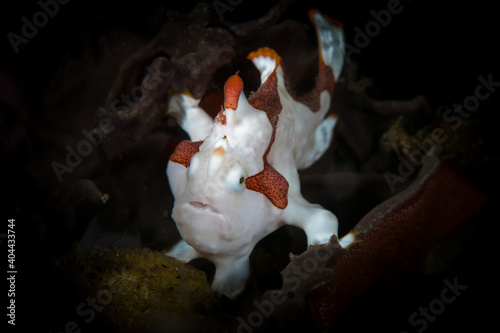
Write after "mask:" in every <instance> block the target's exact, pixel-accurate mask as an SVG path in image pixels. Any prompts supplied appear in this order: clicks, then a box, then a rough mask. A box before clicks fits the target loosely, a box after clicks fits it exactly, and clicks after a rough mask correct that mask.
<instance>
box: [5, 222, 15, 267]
mask: <svg viewBox="0 0 500 333" xmlns="http://www.w3.org/2000/svg"><path fill="white" fill-rule="evenodd" d="M8 222H9V223H8V224H7V238H8V239H7V247H8V250H7V251H8V253H9V254H8V262H9V269H11V270H14V269H16V265H15V262H16V232H15V231H14V227H15V224H14V222H15V220H14V219H9V220H8Z"/></svg>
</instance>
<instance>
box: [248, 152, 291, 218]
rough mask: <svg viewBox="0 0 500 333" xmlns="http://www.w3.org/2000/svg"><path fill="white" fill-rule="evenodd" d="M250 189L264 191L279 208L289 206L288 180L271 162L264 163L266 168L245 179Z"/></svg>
mask: <svg viewBox="0 0 500 333" xmlns="http://www.w3.org/2000/svg"><path fill="white" fill-rule="evenodd" d="M245 183H246V187H247V188H248V189H249V190H252V191H255V192H259V193H262V194H264V195H265V196H266V198H268V199H269V201H271V203H272V204H273V205H274V206H276V207H277V208H279V209H285V208H286V206H288V182H287V180H286V179H285V177H283V175H282V174H280V173H279V172H278V171H276V170H275V169H274V168H273V167H272V166H271V165H270V164H269V162H267V161H266V162H265V163H264V170H262V171H261V172H259V173H258V174H256V175H254V176H251V177H248V178H247V179H246V181H245Z"/></svg>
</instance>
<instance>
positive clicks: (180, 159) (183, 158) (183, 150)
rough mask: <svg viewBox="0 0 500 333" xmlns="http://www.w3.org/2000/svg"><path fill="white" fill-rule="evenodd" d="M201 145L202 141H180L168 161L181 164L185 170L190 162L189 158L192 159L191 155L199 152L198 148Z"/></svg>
mask: <svg viewBox="0 0 500 333" xmlns="http://www.w3.org/2000/svg"><path fill="white" fill-rule="evenodd" d="M202 143H203V141H196V142H191V141H188V140H184V141H182V142H181V143H179V145H178V146H177V147H176V148H175V151H174V152H173V154H172V155H171V156H170V161H172V162H174V163H179V164H182V165H184V166H185V167H186V168H187V167H188V165H189V162H191V158H192V157H193V155H194V154H196V153H197V152H199V151H200V146H201V144H202Z"/></svg>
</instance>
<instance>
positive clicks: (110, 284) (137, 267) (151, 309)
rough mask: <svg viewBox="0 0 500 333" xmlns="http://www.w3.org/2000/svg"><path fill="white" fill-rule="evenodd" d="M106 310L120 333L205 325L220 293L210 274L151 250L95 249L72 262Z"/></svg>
mask: <svg viewBox="0 0 500 333" xmlns="http://www.w3.org/2000/svg"><path fill="white" fill-rule="evenodd" d="M68 262H71V266H72V267H73V269H76V270H77V271H79V272H81V273H82V274H83V276H84V278H85V279H86V281H87V282H88V284H89V285H90V288H91V291H92V294H93V295H94V297H95V298H96V299H97V301H98V302H100V305H102V311H100V313H99V315H100V319H101V320H102V321H103V322H106V323H109V325H110V326H112V328H113V329H114V330H115V331H120V332H122V331H137V330H141V331H142V330H145V329H146V330H150V329H151V330H155V328H163V329H167V330H168V329H175V328H176V327H186V326H188V327H189V326H193V329H195V328H196V327H197V326H203V325H204V324H205V323H204V322H203V321H204V318H209V317H211V316H210V313H211V304H212V302H213V300H214V293H213V291H212V290H211V289H210V287H209V285H208V283H207V280H206V277H205V274H204V273H203V272H202V271H200V270H198V269H196V268H194V267H192V266H190V265H186V264H184V263H182V262H180V261H178V260H176V259H173V258H170V257H167V256H165V255H164V254H162V253H160V252H155V251H152V250H149V249H128V250H113V249H104V248H100V249H95V250H92V251H89V252H85V253H74V254H73V255H72V256H71V258H70V259H69V260H68Z"/></svg>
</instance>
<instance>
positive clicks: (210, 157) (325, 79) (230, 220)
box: [166, 10, 345, 297]
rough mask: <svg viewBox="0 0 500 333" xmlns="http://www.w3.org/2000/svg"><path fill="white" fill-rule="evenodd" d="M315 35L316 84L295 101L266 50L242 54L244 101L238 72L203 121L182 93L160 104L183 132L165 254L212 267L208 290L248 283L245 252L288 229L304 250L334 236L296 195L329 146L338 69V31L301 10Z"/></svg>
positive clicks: (331, 221)
mask: <svg viewBox="0 0 500 333" xmlns="http://www.w3.org/2000/svg"><path fill="white" fill-rule="evenodd" d="M309 18H310V19H311V21H312V23H313V25H314V27H315V30H316V35H317V37H318V40H319V41H318V46H319V66H318V68H319V70H318V75H317V78H316V84H315V87H314V89H313V90H312V91H310V92H309V93H308V94H307V96H304V98H301V99H299V98H297V97H296V96H294V95H293V94H292V93H291V92H290V90H289V88H288V85H287V84H286V83H285V79H284V77H285V75H284V68H283V62H282V60H281V58H280V57H279V56H278V55H277V54H276V52H275V51H274V50H272V49H270V48H267V47H265V48H261V49H258V50H257V51H254V52H252V53H250V54H249V55H248V59H250V60H251V61H252V62H253V63H254V65H255V66H256V67H257V69H258V70H259V71H260V76H261V77H260V78H261V85H260V87H259V88H258V90H257V91H256V92H255V93H253V94H252V95H251V96H250V97H249V98H247V97H246V96H245V94H244V92H243V80H242V79H241V78H240V77H239V75H238V74H235V75H233V76H231V77H230V78H229V79H228V80H227V81H226V83H225V85H224V105H223V107H222V108H221V111H220V112H219V114H218V115H217V116H216V117H215V119H213V118H212V117H210V116H209V115H208V114H207V113H206V112H205V111H204V110H203V109H202V108H201V107H199V106H198V103H199V102H200V100H197V99H194V98H193V97H192V96H191V95H189V94H188V93H182V94H176V95H174V96H172V97H171V98H170V99H169V102H168V114H170V115H172V116H173V117H174V118H175V119H176V121H177V122H178V123H179V125H180V126H181V127H182V128H183V129H184V130H185V131H186V132H187V133H188V134H189V136H190V139H191V141H183V142H181V143H180V144H179V145H178V146H177V148H176V149H175V152H174V153H173V154H172V155H171V157H170V159H169V162H168V166H167V177H168V180H169V183H170V187H171V190H172V192H173V195H174V198H175V202H174V208H173V211H172V218H173V219H174V221H175V223H176V225H177V228H178V230H179V232H180V234H181V236H182V240H181V241H180V242H179V243H177V244H176V245H175V246H174V247H173V248H172V249H171V250H170V251H169V252H167V253H166V254H167V255H169V256H171V257H174V258H177V259H180V260H185V261H189V260H192V259H195V258H200V257H202V258H207V259H208V260H210V261H211V262H213V263H214V264H215V267H216V272H215V276H214V280H213V283H212V288H213V289H214V290H215V291H218V292H220V293H222V294H224V295H227V296H228V297H233V296H236V295H238V294H239V293H240V292H241V291H243V289H244V288H245V286H246V282H247V280H248V277H249V275H250V267H249V256H250V253H251V252H252V249H253V248H254V246H255V244H257V242H258V241H259V240H261V239H262V238H264V237H265V236H266V235H268V234H270V233H271V232H273V231H275V230H276V229H278V228H279V227H281V226H283V225H285V224H288V225H293V226H297V227H300V228H302V229H303V230H304V232H305V234H306V236H307V241H308V244H309V245H314V244H324V243H327V242H328V241H329V239H330V237H331V236H332V235H337V229H338V221H337V218H336V216H335V215H334V214H333V213H331V212H330V211H328V210H326V209H324V208H322V207H320V206H319V205H315V204H311V203H309V202H308V201H307V200H305V199H304V197H303V196H302V195H301V193H300V181H299V174H298V171H297V170H298V169H303V168H306V167H308V166H310V165H311V164H312V163H314V162H315V161H316V160H317V159H318V158H320V157H321V155H322V154H323V153H324V152H325V151H326V150H327V148H328V147H329V145H330V142H331V139H332V136H333V128H334V126H335V123H336V118H335V117H333V116H327V117H325V115H326V113H327V112H328V110H329V109H330V102H331V98H332V92H333V87H334V84H335V81H336V80H337V78H338V77H339V75H340V72H341V70H342V66H343V62H344V45H345V43H344V37H343V31H342V28H341V27H339V26H338V25H337V24H335V23H334V22H333V21H332V20H330V19H327V18H325V17H324V16H322V15H321V14H320V13H319V12H318V11H317V10H311V11H310V12H309Z"/></svg>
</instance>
